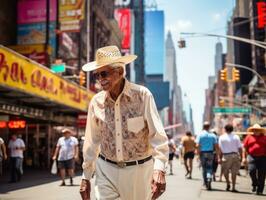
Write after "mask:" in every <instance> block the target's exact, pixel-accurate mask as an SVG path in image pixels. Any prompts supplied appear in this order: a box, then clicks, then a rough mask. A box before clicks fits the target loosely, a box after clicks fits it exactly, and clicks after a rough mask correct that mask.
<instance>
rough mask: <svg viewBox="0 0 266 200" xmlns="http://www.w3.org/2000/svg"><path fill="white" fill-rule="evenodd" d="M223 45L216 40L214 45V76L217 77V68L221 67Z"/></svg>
mask: <svg viewBox="0 0 266 200" xmlns="http://www.w3.org/2000/svg"><path fill="white" fill-rule="evenodd" d="M222 54H223V45H222V43H221V42H217V43H216V45H215V76H216V77H218V73H219V70H220V69H221V68H222Z"/></svg>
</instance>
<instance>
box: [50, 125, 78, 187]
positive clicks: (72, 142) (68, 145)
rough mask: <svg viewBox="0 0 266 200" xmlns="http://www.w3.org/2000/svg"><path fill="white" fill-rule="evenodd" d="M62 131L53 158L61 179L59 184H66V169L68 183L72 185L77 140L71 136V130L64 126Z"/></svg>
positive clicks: (76, 154)
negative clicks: (56, 163) (68, 178)
mask: <svg viewBox="0 0 266 200" xmlns="http://www.w3.org/2000/svg"><path fill="white" fill-rule="evenodd" d="M62 133H63V136H62V137H60V138H59V139H58V142H57V145H56V149H55V152H54V156H53V160H56V159H57V160H58V168H59V173H60V177H61V180H62V182H61V184H60V186H65V185H66V183H65V176H66V170H67V174H68V175H69V177H70V185H72V186H73V185H74V184H73V177H74V168H75V161H76V160H78V154H79V149H78V140H77V138H75V137H73V136H71V134H73V132H72V131H71V130H70V129H68V128H64V129H63V130H62ZM57 156H58V158H57Z"/></svg>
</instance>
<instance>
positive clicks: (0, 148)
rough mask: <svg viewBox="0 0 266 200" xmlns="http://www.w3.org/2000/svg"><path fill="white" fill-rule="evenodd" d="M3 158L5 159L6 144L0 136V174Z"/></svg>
mask: <svg viewBox="0 0 266 200" xmlns="http://www.w3.org/2000/svg"><path fill="white" fill-rule="evenodd" d="M3 160H7V154H6V145H5V142H4V140H3V139H2V138H1V137H0V176H2V174H3V165H2V163H3Z"/></svg>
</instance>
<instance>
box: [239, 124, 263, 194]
mask: <svg viewBox="0 0 266 200" xmlns="http://www.w3.org/2000/svg"><path fill="white" fill-rule="evenodd" d="M247 132H248V133H251V134H249V135H247V137H246V138H245V140H244V142H243V145H244V151H243V163H244V164H245V163H246V161H247V162H248V170H249V175H250V178H251V181H252V192H256V194H257V195H262V193H263V190H264V186H265V176H266V135H265V134H266V129H265V128H262V127H261V126H260V125H259V124H255V125H253V126H252V127H250V128H248V130H247ZM246 158H247V159H246Z"/></svg>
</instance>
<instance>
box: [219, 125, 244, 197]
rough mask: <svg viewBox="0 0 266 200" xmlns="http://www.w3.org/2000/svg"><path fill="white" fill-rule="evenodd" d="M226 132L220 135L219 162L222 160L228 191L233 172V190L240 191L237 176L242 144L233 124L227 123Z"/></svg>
mask: <svg viewBox="0 0 266 200" xmlns="http://www.w3.org/2000/svg"><path fill="white" fill-rule="evenodd" d="M224 129H225V134H223V135H221V136H220V137H219V142H218V143H219V149H220V155H219V162H221V165H222V168H223V173H224V177H225V180H226V184H227V185H226V191H229V190H230V181H229V173H230V172H231V179H232V180H231V181H232V192H238V191H237V190H236V188H235V186H236V177H237V174H238V172H239V169H240V157H241V156H242V144H241V141H240V138H239V136H238V135H236V134H234V133H233V130H234V128H233V126H232V125H231V124H227V125H226V126H225V127H224Z"/></svg>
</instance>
